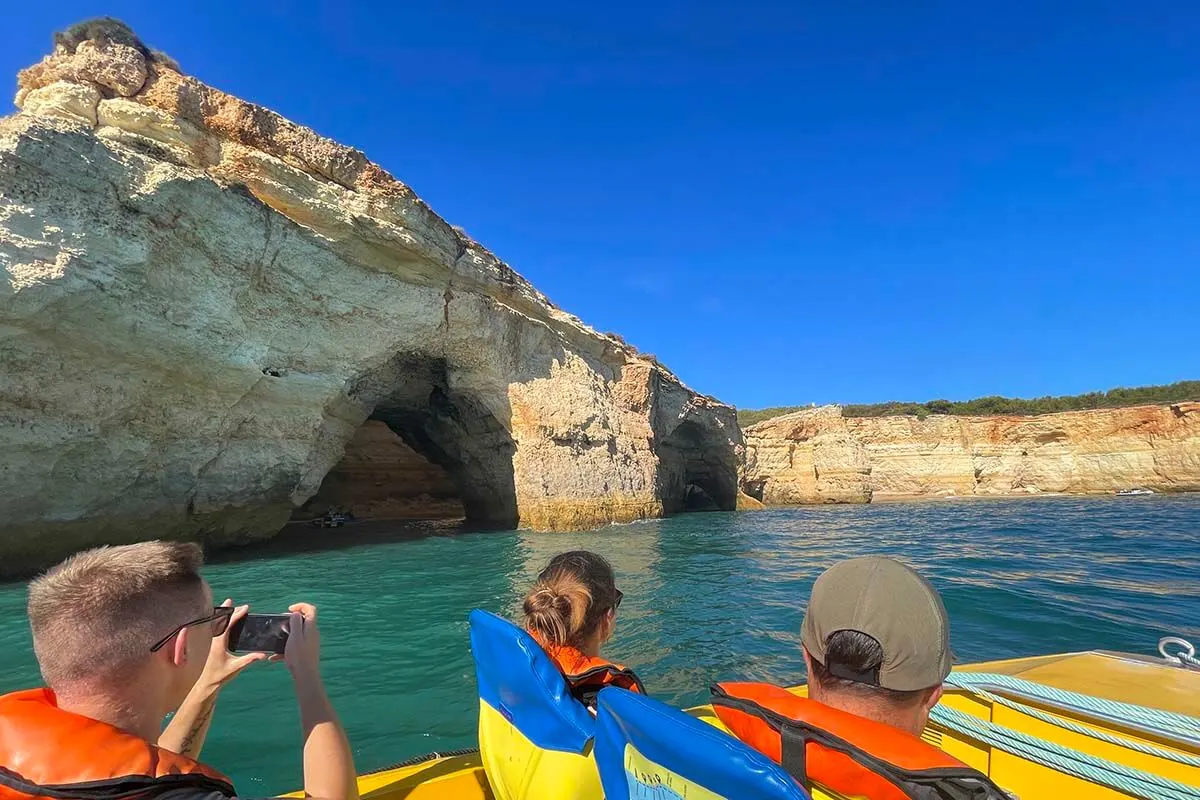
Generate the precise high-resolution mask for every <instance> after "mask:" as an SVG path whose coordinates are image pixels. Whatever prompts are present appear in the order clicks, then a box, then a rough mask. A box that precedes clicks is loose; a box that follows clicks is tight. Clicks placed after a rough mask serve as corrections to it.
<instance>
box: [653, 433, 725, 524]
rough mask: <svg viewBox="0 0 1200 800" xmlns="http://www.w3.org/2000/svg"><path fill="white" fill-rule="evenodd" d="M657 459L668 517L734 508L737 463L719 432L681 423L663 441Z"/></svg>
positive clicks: (664, 507)
mask: <svg viewBox="0 0 1200 800" xmlns="http://www.w3.org/2000/svg"><path fill="white" fill-rule="evenodd" d="M659 459H660V472H659V475H660V477H659V480H660V482H661V488H660V491H661V493H662V494H661V496H662V502H663V510H664V511H665V512H667V513H668V514H674V513H680V512H689V511H733V510H734V509H735V508H736V507H737V491H738V487H737V464H736V463H735V462H734V460H733V458H732V452H731V451H730V449H729V448H728V447H727V446H725V442H724V441H723V440H722V439H721V432H720V431H713V430H709V429H706V428H704V427H702V426H700V425H699V424H697V423H695V422H692V421H690V420H687V421H684V422H682V423H681V424H680V425H678V426H677V427H676V428H675V430H673V431H672V432H671V433H670V434H669V435H668V436H667V437H666V438H664V439H663V441H662V444H661V446H660V448H659Z"/></svg>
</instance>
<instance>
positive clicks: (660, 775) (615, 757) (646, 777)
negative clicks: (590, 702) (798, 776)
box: [596, 688, 809, 800]
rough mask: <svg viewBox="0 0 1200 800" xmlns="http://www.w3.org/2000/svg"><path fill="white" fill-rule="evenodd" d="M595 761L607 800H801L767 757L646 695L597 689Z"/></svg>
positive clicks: (804, 796)
mask: <svg viewBox="0 0 1200 800" xmlns="http://www.w3.org/2000/svg"><path fill="white" fill-rule="evenodd" d="M598 708H599V713H598V715H597V718H596V765H597V766H598V767H599V769H600V782H601V784H602V785H603V787H604V796H605V797H606V798H608V800H635V798H636V799H640V798H659V797H662V798H676V797H686V798H687V799H688V800H715V799H716V798H725V797H734V798H738V800H809V795H808V793H807V792H806V791H805V790H804V789H803V788H802V787H801V786H800V784H798V783H797V782H796V781H795V780H793V779H792V777H791V776H790V775H788V774H787V773H786V772H785V771H784V770H783V768H782V767H780V766H779V765H778V764H776V763H775V762H773V761H771V759H769V758H767V757H766V756H764V755H762V754H761V753H759V752H758V751H756V750H753V749H751V748H750V747H749V746H747V745H745V744H743V743H742V742H740V741H738V740H737V739H735V738H733V737H732V736H730V735H729V734H727V733H725V732H724V731H722V730H720V729H718V728H716V727H714V726H713V725H709V724H708V723H706V722H703V721H701V720H699V719H696V718H695V717H692V716H689V715H688V714H685V713H683V712H682V711H679V710H678V709H674V708H671V707H670V706H668V705H664V704H663V703H660V702H658V701H657V700H653V699H651V698H649V697H644V696H642V695H638V694H635V693H633V692H627V691H625V690H623V689H615V688H608V689H603V690H601V692H600V695H599V698H598Z"/></svg>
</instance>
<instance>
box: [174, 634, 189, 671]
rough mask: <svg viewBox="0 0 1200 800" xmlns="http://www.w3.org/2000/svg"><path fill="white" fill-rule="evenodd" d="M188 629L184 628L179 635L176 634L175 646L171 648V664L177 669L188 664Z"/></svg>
mask: <svg viewBox="0 0 1200 800" xmlns="http://www.w3.org/2000/svg"><path fill="white" fill-rule="evenodd" d="M187 646H188V629H187V628H184V629H183V630H181V631H180V632H179V633H177V634H175V644H174V645H173V646H172V647H171V648H170V651H171V663H172V664H174V665H175V666H177V667H182V666H183V665H184V664H186V663H187V660H188V653H187Z"/></svg>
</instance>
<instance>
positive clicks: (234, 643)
mask: <svg viewBox="0 0 1200 800" xmlns="http://www.w3.org/2000/svg"><path fill="white" fill-rule="evenodd" d="M290 619H291V615H290V614H247V615H246V616H245V617H243V618H242V619H240V620H238V621H237V622H235V623H233V624H232V625H230V626H229V649H230V650H231V651H232V652H234V653H277V654H280V655H282V654H283V649H284V646H285V645H286V644H287V637H288V629H287V626H288V621H289V620H290Z"/></svg>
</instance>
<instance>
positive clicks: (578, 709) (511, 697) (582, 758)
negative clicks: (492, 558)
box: [470, 609, 603, 800]
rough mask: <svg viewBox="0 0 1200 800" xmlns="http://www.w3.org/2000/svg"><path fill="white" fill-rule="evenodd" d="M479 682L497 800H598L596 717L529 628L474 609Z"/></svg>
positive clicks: (482, 741) (483, 741)
mask: <svg viewBox="0 0 1200 800" xmlns="http://www.w3.org/2000/svg"><path fill="white" fill-rule="evenodd" d="M470 628H471V652H472V655H473V656H474V658H475V677H476V680H477V682H478V685H479V751H480V757H481V759H482V761H483V767H484V771H485V772H486V773H487V777H488V783H489V784H491V787H492V793H493V794H494V795H495V796H496V798H497V800H599V799H600V798H602V797H603V793H602V791H601V789H600V778H599V775H598V774H597V771H596V764H595V761H594V760H593V758H592V739H593V736H594V735H595V731H596V720H595V718H594V717H593V716H592V715H591V713H589V712H588V710H587V709H586V708H585V707H584V706H583V704H581V703H580V702H579V701H578V700H576V699H575V698H574V697H572V696H571V690H570V688H569V687H568V686H567V682H566V680H565V679H564V678H563V675H562V673H561V672H560V671H559V669H558V667H557V666H556V665H555V664H554V662H553V661H551V659H550V657H549V656H548V655H546V653H545V651H544V650H542V648H541V647H540V646H539V645H538V643H537V642H536V641H534V640H533V637H531V636H530V635H529V634H528V633H526V632H525V631H523V630H521V629H520V628H519V627H517V626H516V625H513V624H512V623H511V622H509V621H507V620H505V619H502V618H500V617H498V616H496V615H495V614H491V613H488V612H487V611H482V610H479V609H475V610H474V611H472V612H471V614H470Z"/></svg>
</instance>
